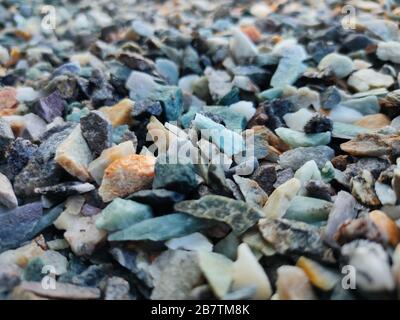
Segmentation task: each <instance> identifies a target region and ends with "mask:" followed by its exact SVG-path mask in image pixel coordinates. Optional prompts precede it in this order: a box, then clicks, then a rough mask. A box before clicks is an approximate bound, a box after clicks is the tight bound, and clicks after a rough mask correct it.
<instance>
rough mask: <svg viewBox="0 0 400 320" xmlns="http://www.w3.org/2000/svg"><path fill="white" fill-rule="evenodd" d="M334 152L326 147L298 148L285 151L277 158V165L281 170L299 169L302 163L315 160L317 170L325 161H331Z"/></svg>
mask: <svg viewBox="0 0 400 320" xmlns="http://www.w3.org/2000/svg"><path fill="white" fill-rule="evenodd" d="M334 156H335V152H334V151H333V149H331V148H330V147H328V146H318V147H300V148H296V149H293V150H289V151H286V152H284V153H282V154H281V155H280V156H279V164H280V165H281V166H282V168H292V169H293V170H297V169H299V168H300V167H301V166H302V165H303V164H304V163H306V162H307V161H310V160H315V162H316V163H317V165H318V168H320V169H321V168H322V167H323V166H324V165H325V163H326V161H328V160H331V159H332V158H333V157H334Z"/></svg>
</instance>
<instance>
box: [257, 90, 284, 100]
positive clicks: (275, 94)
mask: <svg viewBox="0 0 400 320" xmlns="http://www.w3.org/2000/svg"><path fill="white" fill-rule="evenodd" d="M282 93H283V90H282V89H281V88H271V89H267V90H264V91H262V92H260V93H259V94H257V99H258V100H259V101H271V100H274V99H277V98H280V96H281V95H282Z"/></svg>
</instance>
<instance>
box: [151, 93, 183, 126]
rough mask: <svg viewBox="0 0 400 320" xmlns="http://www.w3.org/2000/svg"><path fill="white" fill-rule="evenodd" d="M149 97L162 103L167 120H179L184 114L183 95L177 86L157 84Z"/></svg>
mask: <svg viewBox="0 0 400 320" xmlns="http://www.w3.org/2000/svg"><path fill="white" fill-rule="evenodd" d="M149 98H150V99H151V100H157V101H159V102H160V103H161V105H162V107H163V110H164V113H165V118H166V120H167V121H177V120H178V119H179V117H180V115H181V114H182V111H183V95H182V90H181V89H180V88H179V87H177V86H157V87H156V89H155V90H154V91H153V92H152V93H151V94H150V97H149Z"/></svg>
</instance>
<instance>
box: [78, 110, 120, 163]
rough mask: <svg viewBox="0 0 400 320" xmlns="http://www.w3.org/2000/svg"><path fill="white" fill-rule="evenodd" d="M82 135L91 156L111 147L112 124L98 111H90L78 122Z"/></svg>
mask: <svg viewBox="0 0 400 320" xmlns="http://www.w3.org/2000/svg"><path fill="white" fill-rule="evenodd" d="M80 123H81V130H82V135H83V137H84V138H85V140H86V142H87V144H88V146H89V149H90V151H92V153H93V156H94V157H95V158H97V157H98V156H99V155H100V154H101V152H102V151H103V150H105V149H108V148H110V147H111V146H112V141H113V139H112V124H111V122H110V121H109V120H108V119H107V117H106V116H105V115H104V114H103V113H102V112H100V111H92V112H90V113H89V114H88V115H87V116H85V117H82V118H81V120H80Z"/></svg>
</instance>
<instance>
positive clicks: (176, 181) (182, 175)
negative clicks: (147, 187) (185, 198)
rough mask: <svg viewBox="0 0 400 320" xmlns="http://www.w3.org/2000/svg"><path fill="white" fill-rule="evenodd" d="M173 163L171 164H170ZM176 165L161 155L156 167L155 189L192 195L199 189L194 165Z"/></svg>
mask: <svg viewBox="0 0 400 320" xmlns="http://www.w3.org/2000/svg"><path fill="white" fill-rule="evenodd" d="M170 162H171V163H170ZM177 162H178V163H174V162H173V161H172V160H171V161H170V158H168V157H166V156H165V155H161V156H159V157H158V158H157V162H156V165H155V169H154V170H155V177H154V180H153V188H154V189H171V190H174V191H177V192H180V193H185V194H186V193H190V192H192V191H193V190H194V189H195V188H196V187H197V184H198V182H197V179H196V173H195V167H194V165H193V164H192V163H179V161H177Z"/></svg>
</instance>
